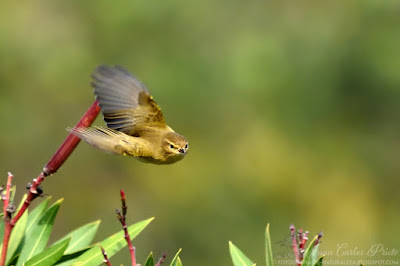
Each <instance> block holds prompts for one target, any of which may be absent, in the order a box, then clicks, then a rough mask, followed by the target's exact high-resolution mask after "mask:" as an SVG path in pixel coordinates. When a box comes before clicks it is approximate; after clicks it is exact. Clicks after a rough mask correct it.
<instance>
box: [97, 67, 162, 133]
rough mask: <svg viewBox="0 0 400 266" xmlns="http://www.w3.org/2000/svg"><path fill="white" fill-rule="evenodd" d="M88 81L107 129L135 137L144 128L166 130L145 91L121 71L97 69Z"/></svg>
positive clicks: (141, 85) (130, 76)
mask: <svg viewBox="0 0 400 266" xmlns="http://www.w3.org/2000/svg"><path fill="white" fill-rule="evenodd" d="M92 78H93V81H92V86H93V88H94V94H95V95H96V99H97V100H98V101H99V105H100V108H101V112H102V113H103V116H104V121H105V122H106V124H107V126H108V127H109V128H111V129H115V130H118V131H121V132H123V133H126V134H128V135H131V136H138V135H140V134H141V132H142V131H145V130H146V128H148V127H155V128H166V127H168V126H167V124H166V123H165V120H164V116H163V114H162V112H161V109H160V107H159V106H158V105H157V103H156V102H155V101H154V100H153V97H152V96H151V95H150V93H149V91H148V90H147V88H146V87H145V86H144V85H143V84H142V83H141V82H140V81H138V80H137V79H136V77H135V76H133V75H132V74H130V73H129V72H128V71H127V70H126V69H124V68H123V67H121V66H118V65H116V66H105V65H102V66H99V67H97V68H96V69H95V71H94V72H93V74H92Z"/></svg>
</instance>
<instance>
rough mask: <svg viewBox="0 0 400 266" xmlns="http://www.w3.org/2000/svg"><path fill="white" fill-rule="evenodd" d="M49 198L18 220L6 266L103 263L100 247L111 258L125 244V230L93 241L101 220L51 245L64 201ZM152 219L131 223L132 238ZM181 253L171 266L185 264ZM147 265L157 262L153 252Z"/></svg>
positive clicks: (1, 228) (84, 226)
mask: <svg viewBox="0 0 400 266" xmlns="http://www.w3.org/2000/svg"><path fill="white" fill-rule="evenodd" d="M24 199H25V198H24ZM24 199H23V200H24ZM50 199H51V197H47V198H46V199H45V200H43V201H42V202H41V203H40V204H39V205H38V206H37V207H36V208H35V209H33V210H32V211H31V212H28V211H26V212H25V214H24V215H23V216H22V217H21V219H20V220H19V221H18V223H17V224H16V226H15V228H14V230H13V232H12V234H11V238H10V244H9V249H8V255H7V263H6V265H17V266H19V265H29V266H33V265H41V266H43V265H44V266H46V265H58V266H61V265H63V266H64V265H100V264H102V263H103V260H104V258H103V255H102V253H101V250H100V247H99V246H102V247H103V248H104V249H105V250H106V251H107V255H108V258H110V257H112V256H113V255H114V254H115V253H117V252H118V251H120V250H121V249H122V248H123V247H125V246H126V241H125V239H124V234H123V231H122V230H119V231H118V232H116V233H115V234H113V235H111V236H109V237H107V238H106V239H104V240H103V241H101V242H99V243H95V244H92V243H91V242H92V240H93V238H94V237H95V235H96V232H97V230H98V228H99V225H100V221H94V222H91V223H88V224H85V225H83V226H81V227H79V228H77V229H75V230H73V231H71V232H70V233H68V234H66V235H65V236H64V237H62V238H61V239H59V240H57V241H55V242H54V243H53V244H51V245H48V241H49V238H50V234H51V232H52V229H53V224H54V221H55V218H56V216H57V213H58V210H59V208H60V206H61V204H62V202H63V199H60V200H58V201H56V202H55V203H53V204H52V205H51V206H50V207H48V204H49V201H50ZM152 220H153V218H150V219H147V220H144V221H141V222H138V223H135V224H133V225H131V226H128V232H129V235H130V237H131V239H133V238H135V237H136V236H137V235H138V234H139V233H140V232H141V231H142V230H143V229H144V228H146V226H147V225H148V224H149V223H150V222H151V221H152ZM0 230H1V232H3V230H4V220H3V219H1V221H0ZM178 254H179V252H178V253H177V254H176V256H175V257H174V258H173V260H172V263H171V266H172V265H182V263H181V261H180V258H179V256H178ZM145 265H154V260H153V258H152V255H151V256H149V258H148V259H147V261H146V264H145Z"/></svg>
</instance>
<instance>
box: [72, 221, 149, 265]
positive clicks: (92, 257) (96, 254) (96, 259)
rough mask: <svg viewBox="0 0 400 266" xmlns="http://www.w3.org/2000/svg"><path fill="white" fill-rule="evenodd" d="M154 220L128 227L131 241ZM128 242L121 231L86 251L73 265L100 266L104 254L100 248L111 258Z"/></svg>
mask: <svg viewBox="0 0 400 266" xmlns="http://www.w3.org/2000/svg"><path fill="white" fill-rule="evenodd" d="M153 219H154V218H150V219H147V220H144V221H141V222H138V223H136V224H133V225H131V226H129V227H128V233H129V235H130V237H131V239H133V238H135V237H136V236H137V235H138V234H139V233H140V232H141V231H142V230H143V229H144V228H145V227H146V226H147V225H148V224H149V223H150V222H151V221H152V220H153ZM126 245H127V244H126V240H125V238H124V232H123V231H122V230H119V232H117V233H116V234H114V235H112V236H110V237H108V238H107V239H105V240H103V241H102V242H100V243H99V244H98V245H96V246H94V247H93V248H91V249H89V250H88V251H86V252H85V253H84V254H82V255H81V256H79V257H78V258H77V259H76V260H75V261H74V262H73V263H72V265H80V266H83V265H99V264H101V263H102V262H103V259H104V258H103V254H102V253H101V251H100V248H99V246H102V247H103V248H104V249H105V250H106V252H107V255H108V258H111V257H112V256H113V255H114V254H115V253H117V252H118V251H119V250H121V249H122V248H123V247H125V246H126Z"/></svg>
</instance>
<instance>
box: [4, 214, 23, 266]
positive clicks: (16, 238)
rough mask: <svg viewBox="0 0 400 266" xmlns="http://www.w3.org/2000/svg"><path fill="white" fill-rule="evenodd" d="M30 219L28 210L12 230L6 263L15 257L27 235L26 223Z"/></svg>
mask: <svg viewBox="0 0 400 266" xmlns="http://www.w3.org/2000/svg"><path fill="white" fill-rule="evenodd" d="M27 221H28V210H26V211H25V213H24V214H23V215H22V216H21V218H19V220H18V222H17V223H16V224H15V227H14V229H13V230H12V232H11V236H10V242H9V245H8V250H7V259H6V261H7V262H6V264H8V262H10V260H11V259H12V258H13V257H14V253H15V251H16V250H17V248H18V246H19V244H20V243H21V240H22V238H23V237H24V235H25V228H26V223H27Z"/></svg>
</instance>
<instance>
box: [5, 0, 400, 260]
mask: <svg viewBox="0 0 400 266" xmlns="http://www.w3.org/2000/svg"><path fill="white" fill-rule="evenodd" d="M399 12H400V2H398V1H389V0H388V1H334V2H330V1H301V2H294V1H226V0H219V1H208V0H205V1H190V2H188V1H179V0H172V1H154V0H147V1H90V2H89V1H63V2H61V1H57V2H56V1H29V2H24V3H20V2H7V3H2V4H1V7H0V60H1V61H0V121H1V131H0V134H1V135H0V147H1V148H0V161H1V163H0V169H1V171H2V175H3V183H5V180H6V173H7V171H11V172H12V173H13V174H14V175H15V182H16V184H17V186H18V189H19V191H18V192H19V193H18V196H19V197H20V196H22V193H23V192H24V186H25V184H26V183H27V182H29V181H30V180H31V179H32V178H33V177H35V176H36V175H37V174H38V173H39V172H40V170H41V168H42V166H43V165H44V164H45V163H46V162H47V161H48V159H49V158H50V157H51V155H52V154H53V152H54V151H55V150H56V149H57V148H58V146H59V145H60V144H61V142H62V141H63V140H64V138H65V137H66V135H67V131H66V130H65V128H66V127H69V126H73V125H74V124H75V123H76V122H77V121H78V120H79V118H80V117H81V116H82V115H83V113H84V112H85V111H86V109H87V108H88V107H89V106H90V104H91V103H92V102H93V100H94V97H93V94H92V90H91V88H90V86H89V82H90V74H91V72H92V70H93V68H94V67H95V66H96V65H99V64H103V63H106V64H120V65H123V66H125V67H126V68H128V69H129V70H131V71H132V72H133V73H135V74H136V75H137V76H138V78H139V79H140V80H142V81H143V82H144V83H145V84H146V85H147V87H148V88H149V89H150V91H151V92H152V94H153V96H154V97H155V99H156V100H157V102H158V103H159V104H160V105H161V107H162V109H163V112H164V114H165V117H166V120H167V122H168V124H169V125H170V126H171V127H172V128H174V129H175V130H176V131H177V132H179V133H181V134H183V135H185V136H186V137H187V138H188V139H189V141H190V152H189V154H188V156H187V157H186V158H185V159H184V160H183V161H181V162H179V163H177V164H174V165H169V166H157V165H150V164H144V163H141V162H138V161H136V160H134V159H131V158H127V157H122V156H114V155H109V154H105V153H102V152H100V151H98V150H95V149H93V148H91V147H90V146H88V145H86V144H84V143H82V144H80V145H79V146H78V148H77V150H76V151H75V152H74V153H73V154H72V156H71V157H70V158H69V160H68V161H67V162H66V163H65V164H64V165H63V167H62V169H60V170H59V172H58V173H57V174H56V175H54V176H52V177H50V178H48V180H47V181H46V182H45V183H44V186H43V188H44V191H45V193H47V194H49V195H52V196H53V198H54V200H55V199H58V198H61V197H63V198H65V201H64V204H63V206H62V207H61V210H60V214H59V216H58V218H57V219H56V224H55V232H54V234H53V236H52V237H53V239H56V238H58V237H61V236H62V235H64V234H65V233H67V232H69V231H70V230H72V229H73V228H75V227H77V226H79V225H82V224H84V223H87V222H91V221H94V220H97V219H101V220H102V224H101V228H100V231H99V234H98V238H97V240H100V239H102V238H104V237H105V236H108V235H110V234H112V233H114V232H115V231H118V230H119V229H120V224H119V222H118V221H117V219H116V217H115V213H114V210H115V208H117V207H120V200H119V189H120V188H123V189H124V190H125V191H126V194H127V199H128V206H129V212H128V216H129V217H128V222H129V223H130V224H131V223H134V222H136V221H139V220H143V219H146V218H149V217H152V216H155V217H156V219H155V220H154V221H153V222H152V224H151V225H150V226H149V227H148V228H147V229H146V230H145V231H144V232H143V233H142V234H141V235H139V237H138V238H137V239H135V241H134V244H135V245H136V247H137V252H138V260H139V261H140V262H142V263H143V262H144V259H145V257H147V255H148V253H149V252H150V251H151V250H153V251H154V252H155V256H156V257H158V256H160V255H161V253H162V252H163V251H167V252H168V256H169V259H171V258H172V256H173V254H175V252H176V251H177V250H178V249H179V248H183V251H182V253H181V258H182V261H183V263H184V264H185V265H231V260H230V257H229V252H228V240H231V241H233V242H234V243H235V244H236V245H237V246H239V247H240V248H241V249H242V250H243V251H244V252H245V253H246V254H247V255H248V256H249V257H250V258H252V259H253V260H254V261H256V262H258V263H259V264H260V265H262V264H263V263H262V262H263V260H264V255H263V254H264V247H263V238H264V230H265V226H266V223H267V222H269V223H271V237H272V242H273V250H274V252H275V254H276V256H286V255H285V254H286V253H289V254H291V250H290V243H289V242H288V241H287V240H288V236H289V225H290V224H291V223H294V224H295V225H296V226H297V227H303V228H305V229H308V230H310V233H311V234H312V235H315V234H317V233H318V232H319V231H323V232H324V238H323V243H322V246H321V248H322V250H325V251H326V252H330V251H331V252H332V253H333V255H332V256H329V257H328V258H327V259H344V258H345V257H347V258H349V259H362V258H364V259H371V258H372V259H376V258H378V257H383V258H385V259H394V260H396V261H397V262H399V261H400V256H399V255H397V256H387V255H383V254H377V255H376V256H373V257H368V256H367V254H366V253H367V251H368V250H369V249H370V248H371V246H372V245H373V244H382V245H383V246H384V248H387V249H393V248H395V249H397V250H399V247H400V241H399V238H398V236H399V235H400V227H399V222H400V213H399V207H400V206H399V205H400V193H399V188H400V178H399V172H400V164H399V158H400V149H399V147H400V134H399V132H400V131H399V130H400V75H399V71H400V49H399V48H400V31H399V27H400V16H399V14H400V13H399ZM96 124H97V125H102V124H103V121H102V119H101V118H100V117H99V118H98V119H97V120H96ZM341 244H347V245H348V246H347V248H346V249H342V251H345V250H346V251H349V250H351V249H355V248H356V249H358V250H361V251H364V254H363V255H361V256H356V255H351V254H350V255H349V256H343V254H342V256H340V255H341V254H338V253H337V249H338V245H341ZM380 255H382V256H380ZM129 261H130V260H129V255H128V251H127V250H124V251H122V252H120V253H119V254H118V256H115V257H113V258H112V259H111V262H113V263H114V264H119V263H124V264H125V265H129Z"/></svg>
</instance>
